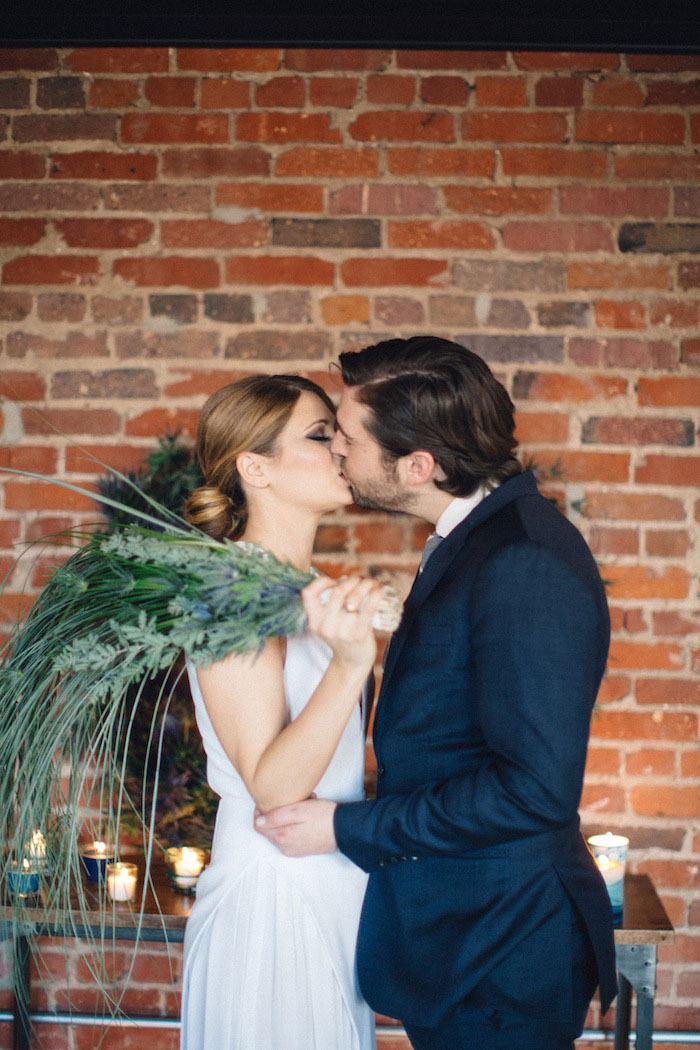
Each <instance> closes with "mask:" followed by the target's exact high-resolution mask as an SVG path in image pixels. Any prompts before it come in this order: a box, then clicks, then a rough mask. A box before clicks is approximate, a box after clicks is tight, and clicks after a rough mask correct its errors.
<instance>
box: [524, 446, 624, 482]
mask: <svg viewBox="0 0 700 1050" xmlns="http://www.w3.org/2000/svg"><path fill="white" fill-rule="evenodd" d="M537 465H538V467H541V468H542V469H547V468H548V467H556V468H557V469H561V471H562V473H563V476H564V477H565V478H566V480H567V481H605V482H610V483H614V482H627V481H629V474H630V456H629V454H627V453H621V452H585V451H584V452H569V451H568V450H566V449H564V450H561V449H551V450H549V449H541V450H539V451H538V453H537Z"/></svg>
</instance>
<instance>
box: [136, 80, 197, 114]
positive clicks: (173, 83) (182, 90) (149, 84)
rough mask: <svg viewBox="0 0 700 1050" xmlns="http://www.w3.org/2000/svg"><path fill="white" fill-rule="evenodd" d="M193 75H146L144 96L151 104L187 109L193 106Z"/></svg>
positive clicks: (194, 81)
mask: <svg viewBox="0 0 700 1050" xmlns="http://www.w3.org/2000/svg"><path fill="white" fill-rule="evenodd" d="M196 83H197V81H196V80H195V78H194V77H148V79H147V80H146V83H145V86H144V92H143V93H144V96H145V97H146V99H147V100H148V101H149V102H150V103H151V105H152V106H162V107H166V108H168V109H187V108H188V107H190V106H194V91H195V86H196Z"/></svg>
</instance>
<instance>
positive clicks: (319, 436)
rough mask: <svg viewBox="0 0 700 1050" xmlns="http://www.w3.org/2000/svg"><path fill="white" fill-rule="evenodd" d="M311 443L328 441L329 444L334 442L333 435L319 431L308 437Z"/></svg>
mask: <svg viewBox="0 0 700 1050" xmlns="http://www.w3.org/2000/svg"><path fill="white" fill-rule="evenodd" d="M306 436H307V437H308V439H309V441H327V442H328V443H329V444H330V442H331V441H332V440H333V435H332V434H328V433H327V432H326V431H325V430H317V431H316V432H315V433H314V434H307V435H306Z"/></svg>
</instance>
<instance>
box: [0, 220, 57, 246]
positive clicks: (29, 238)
mask: <svg viewBox="0 0 700 1050" xmlns="http://www.w3.org/2000/svg"><path fill="white" fill-rule="evenodd" d="M45 226H46V223H45V221H44V219H4V218H1V217H0V245H17V246H24V247H27V246H29V245H32V244H37V243H38V242H39V241H40V240H41V239H42V238H43V236H44V228H45Z"/></svg>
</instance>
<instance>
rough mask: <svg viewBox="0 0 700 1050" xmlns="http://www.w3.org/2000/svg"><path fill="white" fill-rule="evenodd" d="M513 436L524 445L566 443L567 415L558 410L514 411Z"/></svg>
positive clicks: (567, 430) (567, 431)
mask: <svg viewBox="0 0 700 1050" xmlns="http://www.w3.org/2000/svg"><path fill="white" fill-rule="evenodd" d="M515 436H516V438H517V440H518V441H519V442H521V443H523V444H526V445H541V444H551V443H552V442H554V441H556V442H561V443H562V444H566V441H567V439H568V437H569V419H568V416H566V415H563V414H562V413H559V412H516V416H515Z"/></svg>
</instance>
